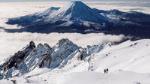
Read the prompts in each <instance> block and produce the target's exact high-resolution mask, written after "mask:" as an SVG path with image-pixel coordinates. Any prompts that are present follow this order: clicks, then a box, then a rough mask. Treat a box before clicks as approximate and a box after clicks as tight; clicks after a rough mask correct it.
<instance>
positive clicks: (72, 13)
mask: <svg viewBox="0 0 150 84" xmlns="http://www.w3.org/2000/svg"><path fill="white" fill-rule="evenodd" d="M51 18H53V20H55V21H57V20H60V19H62V20H65V21H66V20H67V21H68V20H72V21H76V22H77V21H78V22H80V21H89V22H94V23H102V22H105V21H106V18H105V17H104V16H102V15H100V14H99V13H98V12H96V11H94V10H93V9H92V8H90V7H89V6H87V5H86V4H84V3H83V2H81V1H72V2H70V3H68V4H66V6H64V7H62V8H60V9H59V10H58V11H56V12H53V14H52V15H51Z"/></svg>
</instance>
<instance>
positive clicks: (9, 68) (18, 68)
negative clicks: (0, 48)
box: [1, 39, 103, 78]
mask: <svg viewBox="0 0 150 84" xmlns="http://www.w3.org/2000/svg"><path fill="white" fill-rule="evenodd" d="M102 48H103V45H94V46H88V47H87V48H81V47H79V46H77V45H76V44H74V43H73V42H71V41H70V40H68V39H61V40H60V41H59V42H58V43H57V44H56V45H55V46H54V47H50V46H49V45H48V44H38V45H37V46H36V45H35V43H34V42H33V41H31V42H30V43H29V45H27V46H26V47H25V48H24V49H22V50H20V51H18V52H17V53H16V54H14V55H13V56H12V57H11V58H9V59H8V60H7V61H6V62H4V63H3V64H2V71H1V72H2V73H1V74H3V75H2V76H3V78H9V77H13V76H20V75H23V74H25V73H28V72H30V71H32V70H34V69H35V68H44V67H47V68H49V69H52V70H53V69H55V68H62V67H64V66H65V65H66V64H67V62H68V61H69V60H71V59H73V58H75V56H77V59H79V60H84V59H85V58H86V57H88V56H90V55H91V54H93V53H97V52H99V51H100V50H101V49H102Z"/></svg>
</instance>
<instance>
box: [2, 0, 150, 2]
mask: <svg viewBox="0 0 150 84" xmlns="http://www.w3.org/2000/svg"><path fill="white" fill-rule="evenodd" d="M0 1H2V2H14V1H19V2H21V1H72V0H0ZM83 1H132V2H133V1H136V2H137V1H139V2H141V1H142V2H143V1H146V2H150V0H83Z"/></svg>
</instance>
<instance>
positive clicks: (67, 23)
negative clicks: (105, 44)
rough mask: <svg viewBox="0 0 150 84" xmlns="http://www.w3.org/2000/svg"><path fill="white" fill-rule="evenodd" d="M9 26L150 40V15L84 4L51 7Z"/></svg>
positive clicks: (73, 3) (15, 20) (21, 18)
mask: <svg viewBox="0 0 150 84" xmlns="http://www.w3.org/2000/svg"><path fill="white" fill-rule="evenodd" d="M7 23H8V24H12V25H13V24H17V25H19V26H22V28H21V29H18V30H13V29H12V30H6V31H8V32H23V31H26V32H39V33H51V32H63V33H65V32H72V33H74V32H78V33H91V32H104V33H109V34H124V35H131V36H136V37H143V38H149V37H150V33H149V30H150V15H148V14H144V13H140V12H136V11H131V12H121V11H119V10H109V11H105V10H98V9H95V8H94V9H92V8H90V7H88V6H87V5H86V4H84V3H83V2H81V1H73V2H71V3H69V4H68V5H66V6H65V7H62V8H59V7H51V8H49V9H48V10H46V11H44V12H41V13H35V14H32V15H26V16H22V17H17V18H10V19H9V20H8V22H7Z"/></svg>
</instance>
